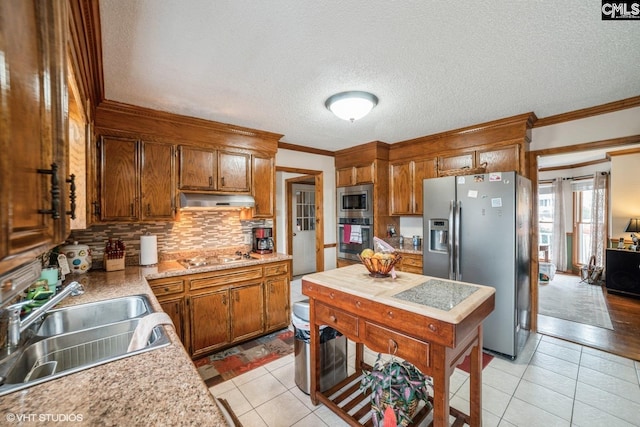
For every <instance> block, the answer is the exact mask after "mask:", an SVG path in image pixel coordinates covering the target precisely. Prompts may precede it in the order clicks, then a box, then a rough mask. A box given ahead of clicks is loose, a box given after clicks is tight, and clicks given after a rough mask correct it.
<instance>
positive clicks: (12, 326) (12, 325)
mask: <svg viewBox="0 0 640 427" xmlns="http://www.w3.org/2000/svg"><path fill="white" fill-rule="evenodd" d="M82 293H84V290H83V289H82V285H80V283H78V282H71V283H69V284H68V285H67V286H66V287H65V288H64V289H63V290H62V291H61V292H60V293H59V294H57V295H55V296H53V297H52V298H51V299H50V300H49V301H47V302H46V303H44V304H43V305H42V306H40V307H37V308H34V309H33V311H32V312H31V313H29V315H28V316H27V317H25V318H24V319H22V320H21V319H20V311H21V310H22V307H24V306H26V305H29V304H31V303H32V302H33V301H32V300H24V301H20V302H18V303H15V304H12V305H10V306H8V307H6V308H5V309H4V310H2V313H1V314H2V315H3V316H4V315H6V316H7V317H8V321H7V337H6V341H5V346H4V349H3V350H4V352H5V353H11V352H12V350H13V349H15V348H16V347H17V346H18V345H19V344H20V336H21V335H22V333H23V332H24V331H25V329H27V328H28V327H29V326H31V324H33V322H35V321H36V320H38V319H40V318H41V317H42V316H43V315H44V314H45V313H46V312H47V310H49V309H50V308H52V307H53V306H55V305H56V304H58V303H59V302H60V301H62V300H63V299H65V298H66V297H67V296H69V295H74V296H75V295H80V294H82ZM5 313H6V314H5Z"/></svg>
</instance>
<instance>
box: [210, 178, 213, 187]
mask: <svg viewBox="0 0 640 427" xmlns="http://www.w3.org/2000/svg"><path fill="white" fill-rule="evenodd" d="M209 187H213V177H212V176H210V177H209Z"/></svg>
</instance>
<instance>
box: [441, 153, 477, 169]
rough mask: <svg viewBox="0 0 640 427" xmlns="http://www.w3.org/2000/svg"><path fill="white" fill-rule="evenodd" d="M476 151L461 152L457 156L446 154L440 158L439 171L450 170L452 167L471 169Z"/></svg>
mask: <svg viewBox="0 0 640 427" xmlns="http://www.w3.org/2000/svg"><path fill="white" fill-rule="evenodd" d="M473 158H474V153H466V154H459V155H455V156H446V157H444V156H443V157H439V158H438V171H442V172H444V171H450V170H452V169H463V168H466V169H471V168H474V167H475V165H474V164H473Z"/></svg>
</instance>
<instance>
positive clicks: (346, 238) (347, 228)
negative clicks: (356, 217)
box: [342, 224, 351, 243]
mask: <svg viewBox="0 0 640 427" xmlns="http://www.w3.org/2000/svg"><path fill="white" fill-rule="evenodd" d="M342 227H343V229H342V243H351V225H350V224H344V225H343V226H342Z"/></svg>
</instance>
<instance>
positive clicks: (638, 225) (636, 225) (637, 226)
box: [624, 218, 640, 250]
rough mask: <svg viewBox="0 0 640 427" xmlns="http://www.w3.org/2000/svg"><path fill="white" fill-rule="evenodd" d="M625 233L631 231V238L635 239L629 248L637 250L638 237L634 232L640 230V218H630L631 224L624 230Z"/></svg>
mask: <svg viewBox="0 0 640 427" xmlns="http://www.w3.org/2000/svg"><path fill="white" fill-rule="evenodd" d="M624 231H625V233H631V240H632V241H633V246H632V247H631V248H629V249H632V250H637V249H638V237H637V236H636V235H635V234H634V233H637V232H639V231H640V219H638V218H631V219H630V220H629V225H627V228H626V229H625V230H624Z"/></svg>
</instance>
